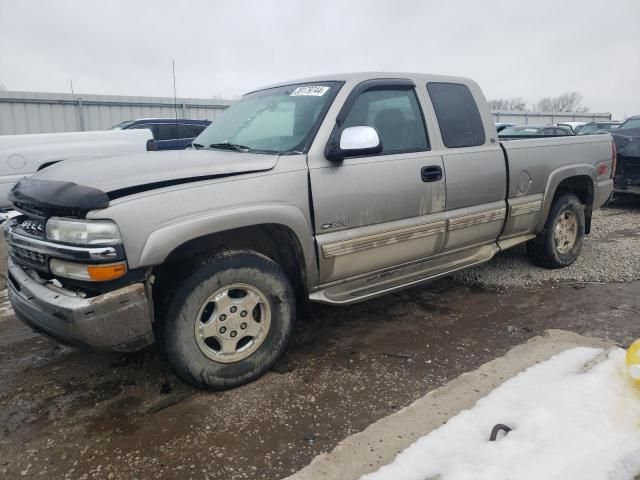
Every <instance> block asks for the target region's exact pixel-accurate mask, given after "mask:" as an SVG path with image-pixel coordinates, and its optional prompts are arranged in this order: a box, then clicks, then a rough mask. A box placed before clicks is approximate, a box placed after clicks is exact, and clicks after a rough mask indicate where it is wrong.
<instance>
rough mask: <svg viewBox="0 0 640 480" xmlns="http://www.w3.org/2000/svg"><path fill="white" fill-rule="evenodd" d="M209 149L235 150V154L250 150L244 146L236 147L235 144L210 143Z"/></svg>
mask: <svg viewBox="0 0 640 480" xmlns="http://www.w3.org/2000/svg"><path fill="white" fill-rule="evenodd" d="M209 148H219V149H220V150H235V151H236V152H249V151H250V150H251V148H249V147H245V146H244V145H238V144H237V143H229V142H223V143H212V144H211V145H209Z"/></svg>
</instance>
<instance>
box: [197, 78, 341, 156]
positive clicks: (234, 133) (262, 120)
mask: <svg viewBox="0 0 640 480" xmlns="http://www.w3.org/2000/svg"><path fill="white" fill-rule="evenodd" d="M340 86H341V83H340V82H314V83H305V84H296V85H288V86H285V87H276V88H269V89H266V90H260V91H258V92H253V93H249V94H247V95H245V96H243V97H242V98H241V99H240V100H238V101H237V102H236V103H234V104H233V105H231V106H230V107H229V108H228V109H227V110H225V112H224V113H223V114H222V116H221V117H220V118H219V119H218V120H216V121H214V122H213V123H212V124H211V125H210V126H209V127H207V128H206V129H205V130H204V131H203V132H202V133H201V134H200V135H198V137H196V139H195V140H194V141H193V143H194V144H198V145H202V146H203V147H205V148H217V149H226V150H238V151H249V152H256V153H273V154H284V153H306V152H307V150H308V149H309V147H310V144H311V141H312V140H313V136H314V135H315V132H316V131H317V129H318V126H319V124H320V122H322V119H323V118H324V115H325V114H326V112H327V110H328V108H329V106H330V105H331V102H332V100H333V99H334V98H335V95H336V93H337V92H338V90H339V89H340Z"/></svg>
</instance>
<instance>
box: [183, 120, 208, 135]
mask: <svg viewBox="0 0 640 480" xmlns="http://www.w3.org/2000/svg"><path fill="white" fill-rule="evenodd" d="M185 127H186V128H187V129H188V130H190V131H191V136H192V137H197V136H198V135H200V134H201V133H202V131H203V130H204V129H205V128H207V126H206V125H197V124H195V123H190V124H188V125H185Z"/></svg>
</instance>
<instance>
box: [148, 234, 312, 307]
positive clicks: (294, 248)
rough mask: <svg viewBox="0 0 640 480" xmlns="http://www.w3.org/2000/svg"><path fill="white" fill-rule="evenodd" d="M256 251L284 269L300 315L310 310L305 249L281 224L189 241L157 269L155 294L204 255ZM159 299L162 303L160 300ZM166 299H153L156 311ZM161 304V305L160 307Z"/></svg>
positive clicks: (174, 251)
mask: <svg viewBox="0 0 640 480" xmlns="http://www.w3.org/2000/svg"><path fill="white" fill-rule="evenodd" d="M241 249H242V250H254V251H256V252H258V253H261V254H263V255H265V256H267V257H269V258H270V259H272V260H273V261H275V262H276V263H277V264H278V265H280V266H281V267H282V269H283V270H284V271H285V273H286V275H287V277H288V278H289V280H290V281H291V284H292V285H293V288H294V291H295V293H296V299H297V307H298V311H299V312H300V313H303V312H304V313H306V312H308V309H309V305H308V304H309V298H308V292H307V286H306V285H307V278H306V268H305V261H304V254H303V253H302V247H301V246H300V242H299V240H298V238H297V237H296V235H295V233H293V231H292V230H291V229H289V228H288V227H285V226H284V225H278V224H262V225H253V226H249V227H242V228H237V229H233V230H227V231H224V232H218V233H213V234H210V235H205V236H203V237H199V238H195V239H192V240H189V241H187V242H185V243H183V244H182V245H180V246H178V247H177V248H175V249H174V250H173V251H172V252H171V253H170V254H169V256H168V257H167V258H166V260H165V261H164V263H163V264H162V265H159V266H158V267H156V268H154V270H153V274H154V276H155V277H156V279H155V282H154V291H157V292H162V291H163V290H164V289H165V288H166V287H167V286H168V285H169V284H174V283H175V281H176V280H177V279H179V278H180V276H181V274H182V275H184V274H185V273H186V271H185V270H186V269H185V268H184V265H185V264H190V263H193V262H194V261H195V259H196V258H197V257H199V256H201V255H204V254H211V253H215V252H219V251H222V250H241ZM159 297H162V298H163V299H162V300H160V298H159ZM166 297H167V295H164V294H162V293H161V294H160V295H159V296H156V295H154V301H155V303H156V308H158V307H160V308H162V303H163V302H164V301H165V300H166ZM158 300H160V302H161V304H160V305H159V304H158Z"/></svg>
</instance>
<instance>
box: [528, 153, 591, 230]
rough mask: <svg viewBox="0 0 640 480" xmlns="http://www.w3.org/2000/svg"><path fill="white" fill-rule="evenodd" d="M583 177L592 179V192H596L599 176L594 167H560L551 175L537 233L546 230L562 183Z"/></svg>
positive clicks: (586, 165) (580, 165)
mask: <svg viewBox="0 0 640 480" xmlns="http://www.w3.org/2000/svg"><path fill="white" fill-rule="evenodd" d="M581 176H586V177H589V178H590V179H591V187H592V188H594V190H592V191H595V179H596V177H597V175H596V169H595V167H594V166H593V165H589V164H578V165H568V166H565V167H560V168H558V169H557V170H554V171H553V172H551V174H550V175H549V179H548V180H547V186H546V188H545V190H544V199H543V201H542V210H541V212H540V217H539V218H538V224H537V225H536V228H535V233H540V232H541V231H542V230H543V229H544V224H545V222H546V221H547V216H548V215H549V210H551V204H552V202H553V197H554V196H555V194H556V190H557V189H558V185H560V183H561V182H562V181H563V180H566V179H567V178H571V177H581ZM592 202H593V200H592ZM591 207H593V205H591Z"/></svg>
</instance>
